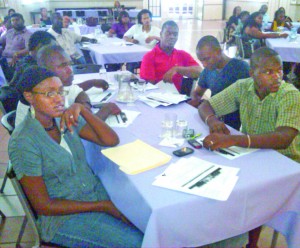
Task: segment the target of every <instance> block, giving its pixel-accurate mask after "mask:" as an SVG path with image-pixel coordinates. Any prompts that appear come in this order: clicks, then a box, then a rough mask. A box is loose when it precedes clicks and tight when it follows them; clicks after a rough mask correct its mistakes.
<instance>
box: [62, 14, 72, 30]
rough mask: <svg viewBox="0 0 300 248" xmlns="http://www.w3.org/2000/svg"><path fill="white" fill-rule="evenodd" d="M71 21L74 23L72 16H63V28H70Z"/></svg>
mask: <svg viewBox="0 0 300 248" xmlns="http://www.w3.org/2000/svg"><path fill="white" fill-rule="evenodd" d="M71 23H73V19H72V18H71V17H69V16H63V28H69V26H70V24H71Z"/></svg>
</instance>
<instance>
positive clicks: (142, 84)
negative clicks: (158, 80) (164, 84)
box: [136, 79, 147, 94]
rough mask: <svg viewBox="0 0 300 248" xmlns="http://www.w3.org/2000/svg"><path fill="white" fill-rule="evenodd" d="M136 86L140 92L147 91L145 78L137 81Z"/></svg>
mask: <svg viewBox="0 0 300 248" xmlns="http://www.w3.org/2000/svg"><path fill="white" fill-rule="evenodd" d="M136 86H137V90H138V92H139V93H140V94H142V93H145V90H146V86H147V84H146V81H145V80H143V79H139V80H138V81H137V83H136Z"/></svg>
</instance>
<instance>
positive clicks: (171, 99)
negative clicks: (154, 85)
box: [139, 92, 188, 107]
mask: <svg viewBox="0 0 300 248" xmlns="http://www.w3.org/2000/svg"><path fill="white" fill-rule="evenodd" d="M139 99H140V100H141V101H143V102H145V103H146V104H148V105H150V106H151V107H157V106H159V105H162V106H169V105H171V104H178V103H180V102H183V101H186V100H187V99H188V97H187V96H186V95H181V94H174V93H160V92H152V93H150V94H148V95H146V96H139Z"/></svg>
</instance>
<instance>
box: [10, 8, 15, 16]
mask: <svg viewBox="0 0 300 248" xmlns="http://www.w3.org/2000/svg"><path fill="white" fill-rule="evenodd" d="M15 13H16V11H15V10H14V9H9V10H8V16H12V15H13V14H15Z"/></svg>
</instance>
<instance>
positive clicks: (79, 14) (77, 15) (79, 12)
mask: <svg viewBox="0 0 300 248" xmlns="http://www.w3.org/2000/svg"><path fill="white" fill-rule="evenodd" d="M75 14H76V17H84V16H85V12H84V11H83V10H76V11H75Z"/></svg>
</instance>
